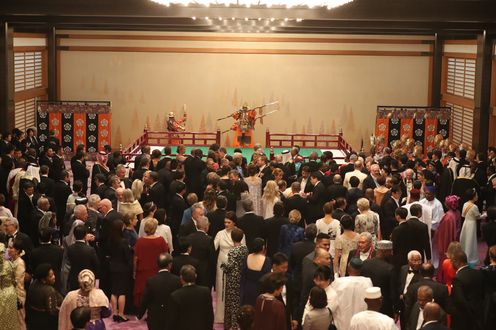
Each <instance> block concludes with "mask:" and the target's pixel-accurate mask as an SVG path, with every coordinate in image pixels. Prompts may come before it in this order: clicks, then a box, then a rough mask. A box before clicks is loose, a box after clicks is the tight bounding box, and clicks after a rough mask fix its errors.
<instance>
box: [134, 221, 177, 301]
mask: <svg viewBox="0 0 496 330" xmlns="http://www.w3.org/2000/svg"><path fill="white" fill-rule="evenodd" d="M157 226H158V221H157V220H156V219H153V218H152V219H147V220H146V222H145V234H146V236H144V237H140V238H139V239H138V241H137V242H136V245H135V246H134V279H135V280H134V305H135V306H137V307H139V306H140V302H141V295H142V294H143V290H144V288H145V284H146V281H147V280H148V279H149V278H150V277H152V276H153V275H155V274H157V272H158V265H157V257H158V256H159V255H160V254H161V253H167V252H169V247H168V246H167V243H166V242H165V240H164V238H163V237H162V236H158V235H155V231H156V230H157Z"/></svg>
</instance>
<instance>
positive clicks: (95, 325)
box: [59, 269, 112, 330]
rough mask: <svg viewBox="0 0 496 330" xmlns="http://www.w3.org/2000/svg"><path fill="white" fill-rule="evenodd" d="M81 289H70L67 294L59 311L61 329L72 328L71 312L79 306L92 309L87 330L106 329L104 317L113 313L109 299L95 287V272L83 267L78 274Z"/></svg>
mask: <svg viewBox="0 0 496 330" xmlns="http://www.w3.org/2000/svg"><path fill="white" fill-rule="evenodd" d="M78 281H79V286H80V289H78V290H73V291H70V292H69V293H68V294H67V296H65V298H64V301H63V302H62V305H61V306H60V312H59V330H71V329H73V327H72V322H71V312H72V311H73V310H74V309H75V308H77V307H81V306H82V307H89V308H90V309H91V321H90V323H89V324H88V325H87V326H86V330H104V329H105V322H104V321H103V319H104V318H106V317H109V316H110V314H112V311H111V309H110V305H109V300H108V298H107V296H106V295H105V293H103V291H102V290H100V289H97V288H95V274H93V272H92V271H91V270H89V269H83V270H82V271H81V272H80V273H79V275H78Z"/></svg>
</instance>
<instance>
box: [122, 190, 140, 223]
mask: <svg viewBox="0 0 496 330" xmlns="http://www.w3.org/2000/svg"><path fill="white" fill-rule="evenodd" d="M122 196H123V200H122V202H121V203H120V207H119V213H121V214H134V215H136V216H137V217H138V219H141V218H143V208H142V207H141V204H140V203H139V202H138V201H137V200H136V199H135V198H134V193H133V191H132V190H131V189H129V188H127V189H124V193H123V194H122Z"/></svg>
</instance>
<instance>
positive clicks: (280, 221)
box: [262, 202, 289, 258]
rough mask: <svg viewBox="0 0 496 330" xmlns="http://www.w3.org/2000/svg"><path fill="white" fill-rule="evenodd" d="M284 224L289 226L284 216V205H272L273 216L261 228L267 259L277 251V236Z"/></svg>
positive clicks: (279, 203) (278, 203) (280, 203)
mask: <svg viewBox="0 0 496 330" xmlns="http://www.w3.org/2000/svg"><path fill="white" fill-rule="evenodd" d="M286 224H289V220H288V218H286V217H285V216H284V204H283V203H282V202H277V203H275V204H274V216H273V217H272V218H269V219H266V220H265V221H264V225H263V228H262V231H263V236H262V237H263V238H264V239H265V241H266V242H267V256H269V258H271V257H272V256H273V255H274V253H276V252H277V251H279V237H280V235H279V234H280V231H281V227H282V225H286Z"/></svg>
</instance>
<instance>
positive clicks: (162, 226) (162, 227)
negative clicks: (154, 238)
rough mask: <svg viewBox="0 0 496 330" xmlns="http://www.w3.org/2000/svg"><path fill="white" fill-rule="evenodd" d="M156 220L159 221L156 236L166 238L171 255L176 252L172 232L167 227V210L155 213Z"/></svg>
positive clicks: (159, 210)
mask: <svg viewBox="0 0 496 330" xmlns="http://www.w3.org/2000/svg"><path fill="white" fill-rule="evenodd" d="M153 216H154V217H155V219H157V221H158V226H157V230H156V231H155V235H158V236H161V237H163V238H164V241H165V243H167V245H168V246H169V253H172V251H174V246H173V242H172V232H171V229H170V227H169V226H167V224H166V223H167V221H166V220H167V214H166V213H165V209H158V210H157V211H155V214H154V215H153Z"/></svg>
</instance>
